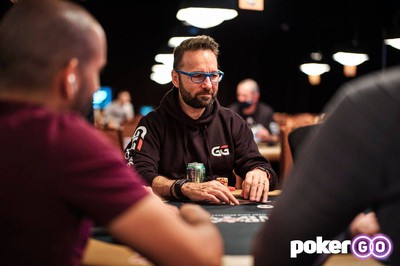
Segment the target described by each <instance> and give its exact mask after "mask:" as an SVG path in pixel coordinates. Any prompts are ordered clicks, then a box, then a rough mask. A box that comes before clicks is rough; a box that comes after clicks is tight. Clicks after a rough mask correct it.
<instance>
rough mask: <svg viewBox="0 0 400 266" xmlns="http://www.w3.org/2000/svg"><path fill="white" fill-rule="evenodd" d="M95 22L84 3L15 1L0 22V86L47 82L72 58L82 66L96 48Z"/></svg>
mask: <svg viewBox="0 0 400 266" xmlns="http://www.w3.org/2000/svg"><path fill="white" fill-rule="evenodd" d="M96 23H97V21H96V20H95V19H94V18H93V17H92V15H90V14H89V12H87V11H86V10H85V9H84V8H83V7H81V6H79V5H78V4H75V3H73V2H69V1H62V0H58V1H54V0H23V1H19V2H17V3H16V4H14V6H12V7H11V9H10V10H9V11H8V12H7V13H6V15H5V16H4V17H3V19H2V21H1V23H0V75H1V77H2V78H1V80H0V84H1V86H0V89H2V90H5V89H7V87H18V88H20V89H28V88H43V87H46V86H49V85H50V83H51V82H52V79H53V77H54V75H55V73H57V71H59V70H60V69H62V68H63V67H65V66H66V64H67V63H68V61H69V60H71V59H72V58H77V59H78V60H79V68H82V67H84V65H85V63H86V62H87V61H88V60H90V59H91V58H92V57H93V55H94V54H95V51H96V50H95V46H94V44H93V40H92V39H93V38H92V36H93V32H92V31H93V27H92V26H93V24H96ZM43 89H44V88H43Z"/></svg>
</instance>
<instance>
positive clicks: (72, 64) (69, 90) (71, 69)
mask: <svg viewBox="0 0 400 266" xmlns="http://www.w3.org/2000/svg"><path fill="white" fill-rule="evenodd" d="M78 63H79V61H78V59H77V58H72V59H71V60H69V61H68V64H67V66H66V67H65V68H64V71H63V74H62V84H63V89H64V93H63V94H64V95H65V96H66V97H67V98H68V99H72V98H74V97H75V95H76V93H77V92H78V89H79V86H78V85H79V83H78V73H79V72H78Z"/></svg>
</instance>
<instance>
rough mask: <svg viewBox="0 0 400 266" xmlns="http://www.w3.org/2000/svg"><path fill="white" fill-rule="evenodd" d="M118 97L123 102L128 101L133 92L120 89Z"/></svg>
mask: <svg viewBox="0 0 400 266" xmlns="http://www.w3.org/2000/svg"><path fill="white" fill-rule="evenodd" d="M117 99H118V101H119V102H120V103H122V104H124V103H128V102H130V101H131V94H130V93H129V91H120V92H118V97H117Z"/></svg>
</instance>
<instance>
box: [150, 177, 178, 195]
mask: <svg viewBox="0 0 400 266" xmlns="http://www.w3.org/2000/svg"><path fill="white" fill-rule="evenodd" d="M175 181H176V180H172V179H169V178H167V177H165V176H161V175H159V176H156V177H155V178H154V180H153V183H152V184H151V187H152V189H153V191H154V192H155V193H157V194H158V195H159V196H161V197H172V195H171V186H172V185H173V184H174V182H175Z"/></svg>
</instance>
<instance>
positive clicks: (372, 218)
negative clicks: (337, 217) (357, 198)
mask: <svg viewBox="0 0 400 266" xmlns="http://www.w3.org/2000/svg"><path fill="white" fill-rule="evenodd" d="M379 230H380V228H379V222H378V219H377V218H376V215H375V212H369V213H363V212H362V213H359V214H358V215H357V216H356V217H355V218H354V219H353V221H352V222H351V224H350V232H351V235H352V236H356V235H359V234H366V235H370V236H373V235H375V234H377V233H379Z"/></svg>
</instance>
